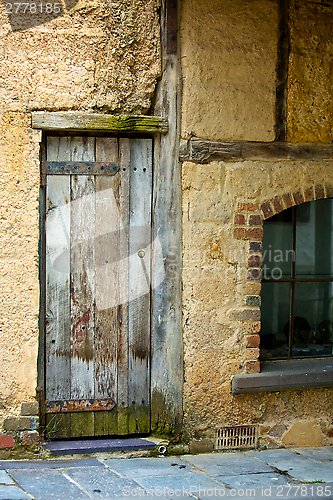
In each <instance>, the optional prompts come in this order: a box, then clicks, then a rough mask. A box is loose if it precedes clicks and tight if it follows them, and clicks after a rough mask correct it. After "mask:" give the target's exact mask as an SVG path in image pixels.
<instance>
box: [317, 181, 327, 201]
mask: <svg viewBox="0 0 333 500" xmlns="http://www.w3.org/2000/svg"><path fill="white" fill-rule="evenodd" d="M315 197H316V200H322V199H323V198H325V193H324V186H322V185H321V184H316V185H315Z"/></svg>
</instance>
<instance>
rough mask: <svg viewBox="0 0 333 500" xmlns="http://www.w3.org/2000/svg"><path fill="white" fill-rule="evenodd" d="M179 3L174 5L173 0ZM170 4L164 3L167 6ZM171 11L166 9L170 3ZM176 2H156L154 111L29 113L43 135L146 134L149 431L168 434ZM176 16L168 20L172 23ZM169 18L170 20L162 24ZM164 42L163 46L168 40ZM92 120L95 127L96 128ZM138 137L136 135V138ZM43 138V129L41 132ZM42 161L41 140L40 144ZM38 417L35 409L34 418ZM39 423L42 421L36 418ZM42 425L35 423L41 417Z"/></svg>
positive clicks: (176, 235) (174, 413) (177, 351)
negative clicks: (158, 266)
mask: <svg viewBox="0 0 333 500" xmlns="http://www.w3.org/2000/svg"><path fill="white" fill-rule="evenodd" d="M179 3H180V2H179ZM170 5H171V6H172V7H170ZM175 5H176V10H173V11H171V13H170V10H168V9H170V8H172V9H174V8H175V7H174V6H175ZM177 9H179V7H177V1H176V2H175V1H173V2H172V3H171V4H170V2H169V0H164V1H163V2H162V15H161V20H162V23H161V24H162V25H161V33H162V75H163V76H162V78H161V81H160V82H159V83H158V86H157V91H156V99H155V105H154V109H153V112H154V116H136V117H133V116H130V117H129V116H112V115H98V114H91V113H77V112H76V113H68V112H67V113H63V112H50V113H45V112H34V113H32V128H36V129H40V130H42V131H44V132H50V131H52V130H57V131H58V132H60V133H67V132H71V131H75V132H83V133H84V134H87V133H90V134H91V135H95V134H97V135H99V134H107V133H111V134H112V133H113V134H116V135H118V134H119V135H123V134H124V135H127V134H130V136H136V137H138V136H139V135H140V136H141V137H143V136H145V137H147V136H150V137H153V139H154V155H153V220H152V224H153V232H154V234H156V235H158V236H159V240H160V242H161V246H162V251H163V256H164V262H165V271H166V278H165V280H164V281H163V283H162V284H161V285H160V286H159V287H157V288H156V289H155V290H154V289H153V290H152V298H151V300H152V308H151V314H152V318H151V329H152V331H151V383H150V387H151V432H152V433H153V434H155V435H160V436H171V435H176V434H179V433H180V432H181V429H182V420H183V407H182V397H183V343H182V330H181V270H182V246H181V168H180V162H179V136H180V97H179V96H180V63H179V49H178V47H177V43H176V45H175V43H174V36H172V37H171V39H170V36H169V35H170V22H171V27H172V26H173V27H174V26H175V23H176V26H177V22H178V21H177V18H179V12H178V10H177ZM175 16H176V20H175ZM170 20H171V21H170ZM170 40H171V43H170ZM97 123H98V125H97ZM138 134H139V135H138ZM44 136H45V134H44ZM40 156H41V158H40V159H41V161H42V160H44V159H45V139H44V142H42V145H41V154H40ZM41 181H42V182H41V193H40V229H41V233H40V234H41V237H40V244H39V250H40V287H41V288H40V297H41V300H40V319H39V322H40V323H39V326H40V342H39V356H38V388H37V392H38V393H39V399H40V405H41V409H42V408H43V393H44V390H45V388H44V379H45V376H44V375H45V372H44V370H45V365H44V355H45V352H44V351H45V347H44V332H45V324H44V317H45V305H44V304H43V297H45V290H44V284H43V283H44V282H45V275H44V273H45V270H44V268H43V262H42V256H43V251H44V248H45V236H44V220H43V213H44V208H45V188H44V187H43V184H44V183H43V179H41ZM42 416H43V414H42V412H41V417H42ZM41 420H42V419H41ZM41 424H42V425H43V422H41Z"/></svg>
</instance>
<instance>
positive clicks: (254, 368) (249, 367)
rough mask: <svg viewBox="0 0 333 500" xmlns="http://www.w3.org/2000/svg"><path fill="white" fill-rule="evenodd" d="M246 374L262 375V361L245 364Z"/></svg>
mask: <svg viewBox="0 0 333 500" xmlns="http://www.w3.org/2000/svg"><path fill="white" fill-rule="evenodd" d="M245 372H246V373H260V361H247V362H246V363H245Z"/></svg>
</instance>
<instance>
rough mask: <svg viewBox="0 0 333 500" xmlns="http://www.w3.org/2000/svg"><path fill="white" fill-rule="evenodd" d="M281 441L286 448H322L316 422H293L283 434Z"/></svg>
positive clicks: (319, 429) (320, 435) (320, 433)
mask: <svg viewBox="0 0 333 500" xmlns="http://www.w3.org/2000/svg"><path fill="white" fill-rule="evenodd" d="M282 441H283V443H284V444H285V445H287V446H322V444H323V435H322V432H321V427H320V425H319V423H318V422H317V421H316V420H310V421H308V422H295V424H294V425H293V426H292V427H291V428H290V429H289V430H288V431H287V432H286V433H285V434H284V436H283V437H282Z"/></svg>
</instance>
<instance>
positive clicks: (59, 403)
mask: <svg viewBox="0 0 333 500" xmlns="http://www.w3.org/2000/svg"><path fill="white" fill-rule="evenodd" d="M115 406H116V402H115V401H113V399H72V400H70V399H59V400H55V401H45V403H44V412H45V413H76V412H83V411H110V410H112V409H113V408H114V407H115Z"/></svg>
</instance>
